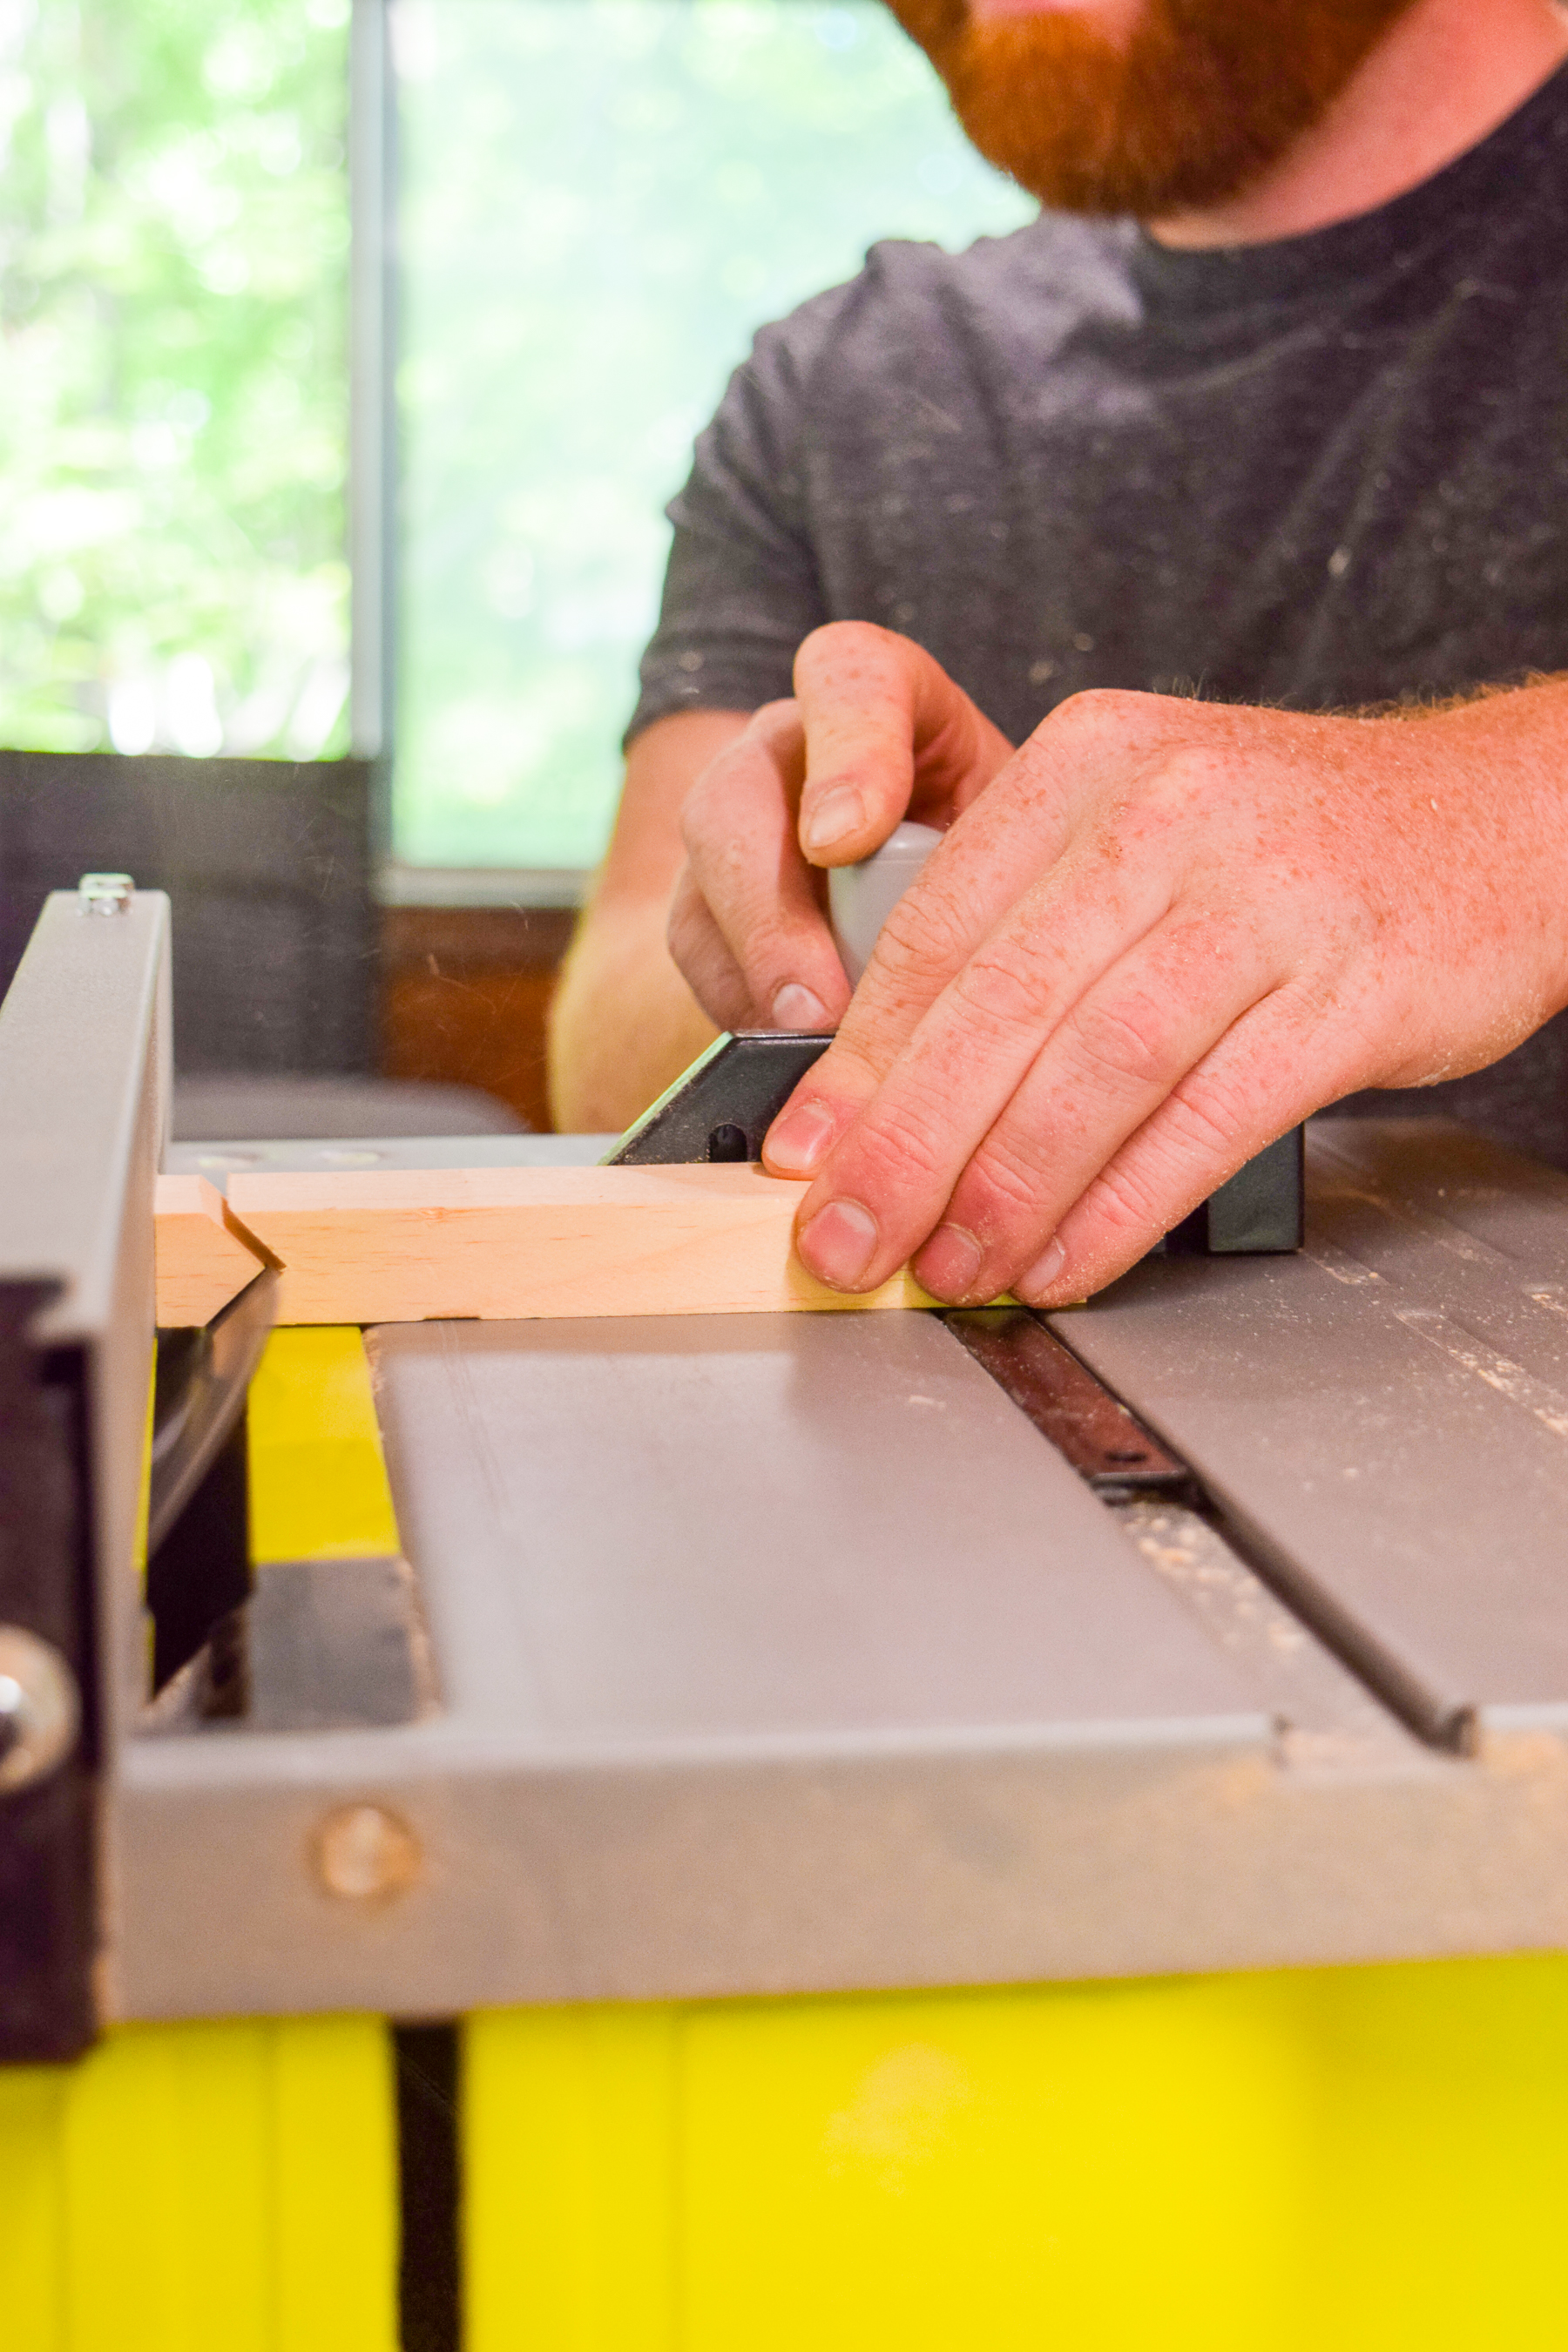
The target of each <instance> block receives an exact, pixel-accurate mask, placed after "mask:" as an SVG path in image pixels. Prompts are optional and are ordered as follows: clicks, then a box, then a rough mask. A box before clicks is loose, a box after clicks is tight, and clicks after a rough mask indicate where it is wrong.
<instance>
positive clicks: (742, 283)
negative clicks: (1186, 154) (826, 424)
mask: <svg viewBox="0 0 1568 2352" xmlns="http://www.w3.org/2000/svg"><path fill="white" fill-rule="evenodd" d="M393 40H394V56H395V66H396V73H397V81H398V89H399V112H400V150H401V152H400V163H399V176H400V184H401V231H400V246H401V257H402V285H401V295H400V336H401V341H402V348H403V359H402V363H401V370H400V375H399V440H400V445H401V450H402V466H403V485H404V488H403V516H402V563H401V582H402V585H401V596H400V608H399V609H400V628H399V656H398V684H399V690H398V699H397V766H396V801H395V824H396V839H397V844H398V849H399V854H400V855H401V856H404V857H405V858H409V859H411V860H414V861H416V862H428V863H431V864H436V865H453V866H469V865H482V864H487V863H495V864H500V865H512V866H587V865H591V864H592V863H593V862H594V861H595V859H596V858H597V856H599V854H600V851H601V849H602V847H603V844H604V839H605V831H606V827H607V825H608V822H609V817H610V814H611V811H612V809H613V806H614V802H615V794H616V785H617V782H618V777H619V769H620V754H619V738H620V733H621V730H622V728H623V727H624V725H625V723H626V719H627V717H628V715H629V713H630V709H631V706H632V702H633V700H634V698H635V692H636V667H637V656H638V654H639V653H640V651H641V648H642V646H643V643H644V641H645V640H646V638H647V635H648V632H649V630H650V628H651V626H652V623H653V618H654V614H655V611H656V608H657V604H658V585H659V580H660V576H661V573H662V570H663V564H664V556H665V550H666V547H667V545H668V527H667V526H666V525H665V523H664V521H663V519H662V509H663V506H664V503H665V500H666V499H668V497H669V496H670V495H671V493H672V492H673V491H674V490H675V489H676V488H677V487H678V486H679V482H680V481H681V479H682V478H683V476H684V474H685V471H686V467H687V462H688V458H689V450H690V446H691V441H692V437H693V435H694V434H695V433H696V432H697V430H698V429H699V428H700V425H702V424H703V423H704V422H705V421H706V419H707V417H708V415H710V413H711V411H712V408H713V406H714V404H715V403H716V402H717V400H718V398H719V395H720V394H721V392H722V390H723V386H724V383H725V379H726V377H727V375H728V374H729V372H730V370H731V368H732V367H733V366H734V364H735V362H737V361H738V360H739V359H741V358H742V356H743V354H744V352H745V350H746V347H747V343H748V341H749V340H750V337H751V334H752V331H753V330H754V329H755V328H756V326H757V325H758V324H759V323H760V322H762V321H763V320H766V319H770V318H774V317H777V316H778V315H779V314H780V313H781V312H782V311H785V310H789V309H791V308H792V307H793V306H794V305H795V303H796V302H798V301H801V300H802V299H805V296H807V295H809V294H813V293H816V292H817V291H818V290H819V289H821V288H823V287H826V286H830V285H833V284H835V283H837V281H839V280H840V279H842V278H847V277H848V276H850V275H851V274H852V273H853V272H854V271H855V270H856V269H857V268H858V267H859V264H860V259H861V256H862V255H863V253H864V251H865V248H866V247H867V245H868V243H870V242H871V241H872V240H873V239H874V238H876V237H878V236H889V235H891V236H923V237H933V238H937V239H939V240H940V241H942V243H944V244H947V245H949V246H952V247H961V246H963V245H966V244H968V243H969V242H970V241H971V240H972V239H973V237H974V236H978V235H980V234H983V233H985V232H1005V231H1006V230H1008V229H1011V228H1014V227H1016V226H1018V225H1019V224H1020V223H1021V222H1022V221H1024V220H1026V219H1027V218H1028V217H1029V216H1030V215H1031V214H1032V212H1033V210H1034V207H1033V205H1031V204H1030V202H1029V201H1028V199H1026V197H1025V196H1023V195H1022V194H1020V192H1019V191H1018V190H1017V189H1016V188H1015V187H1013V186H1012V185H1011V184H1009V183H1007V182H1005V181H1003V180H1002V179H1000V178H999V177H998V176H997V175H996V174H995V173H993V172H991V171H990V170H989V169H988V168H987V167H986V166H985V165H984V163H981V161H980V159H979V158H978V157H977V156H976V155H975V153H974V152H973V149H972V148H970V147H969V145H968V144H967V142H965V140H964V139H963V134H962V133H961V132H960V131H959V130H958V128H957V126H956V124H955V123H954V122H953V121H952V117H951V116H950V114H949V113H948V110H947V106H946V101H945V99H944V97H943V95H942V89H941V87H940V85H939V84H938V82H937V81H936V79H935V77H934V75H933V74H932V73H931V68H930V67H929V66H928V65H927V63H926V61H925V59H924V58H922V57H921V55H920V53H919V52H918V51H917V50H916V49H914V48H913V47H911V46H910V43H909V42H908V41H907V40H906V39H905V38H904V37H903V35H902V34H901V33H900V31H899V30H898V28H897V26H895V24H894V23H893V21H892V19H891V18H890V17H889V16H888V15H887V14H886V13H885V11H884V10H883V9H882V8H881V7H880V6H878V5H874V0H847V5H846V4H845V0H837V4H836V5H831V6H820V5H812V0H394V14H393Z"/></svg>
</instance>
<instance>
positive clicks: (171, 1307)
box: [153, 1176, 277, 1331]
mask: <svg viewBox="0 0 1568 2352" xmlns="http://www.w3.org/2000/svg"><path fill="white" fill-rule="evenodd" d="M153 1219H154V1225H153V1234H154V1254H155V1265H156V1281H157V1317H158V1328H159V1329H160V1330H162V1331H178V1330H184V1329H188V1328H190V1327H191V1326H193V1325H196V1324H202V1323H210V1322H211V1321H212V1319H213V1317H214V1316H215V1315H218V1314H221V1313H222V1311H223V1309H224V1308H225V1307H226V1306H227V1305H228V1302H229V1300H230V1299H231V1298H236V1297H238V1295H239V1293H240V1292H241V1291H242V1290H243V1289H244V1288H245V1286H246V1285H247V1283H249V1282H253V1281H254V1280H255V1279H256V1276H258V1274H259V1273H260V1272H261V1269H262V1267H263V1266H267V1265H276V1264H277V1260H276V1259H275V1258H274V1257H273V1255H272V1254H271V1252H270V1251H269V1250H268V1249H266V1248H264V1247H263V1245H262V1244H261V1243H259V1242H258V1241H257V1240H256V1238H255V1236H254V1235H253V1234H248V1233H247V1231H246V1229H245V1227H244V1225H242V1224H241V1223H240V1221H239V1219H238V1218H237V1216H235V1215H233V1214H232V1213H231V1212H230V1210H229V1207H228V1204H227V1202H226V1201H225V1199H224V1197H223V1194H222V1193H221V1192H219V1191H218V1190H217V1187H216V1185H214V1184H209V1183H208V1182H207V1180H206V1178H205V1176H160V1177H159V1179H158V1183H157V1190H156V1192H155V1194H154V1197H153Z"/></svg>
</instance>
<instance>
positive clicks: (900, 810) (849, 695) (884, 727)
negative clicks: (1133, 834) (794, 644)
mask: <svg viewBox="0 0 1568 2352" xmlns="http://www.w3.org/2000/svg"><path fill="white" fill-rule="evenodd" d="M795 698H796V701H797V703H798V705H799V709H800V715H801V719H802V720H803V722H804V725H805V783H804V786H803V788H802V791H801V798H800V845H801V848H802V850H803V851H804V852H805V856H806V857H807V858H808V859H809V860H810V862H811V863H812V864H813V865H814V866H847V865H849V864H850V863H852V862H853V861H854V860H855V859H857V858H861V857H868V856H870V854H871V852H872V850H874V849H876V848H878V847H879V846H880V845H881V844H882V843H883V842H884V841H886V839H887V838H888V835H889V834H890V833H891V832H892V830H893V828H894V826H895V825H897V824H899V823H900V821H901V819H902V818H903V817H904V816H905V814H908V813H909V812H910V807H911V804H914V805H915V807H916V808H917V810H918V813H919V814H921V815H926V814H930V815H932V816H936V817H939V818H940V817H942V816H946V815H951V814H952V813H953V811H954V810H955V809H956V808H957V807H959V806H961V805H962V804H963V799H964V798H965V797H966V796H967V795H966V794H965V793H964V791H963V786H964V784H965V782H966V781H968V780H969V779H970V778H971V777H972V776H973V771H974V769H975V766H976V762H977V760H978V761H980V762H981V763H982V764H985V765H986V774H985V776H983V777H982V778H981V779H980V781H981V782H985V781H988V778H989V773H990V772H991V771H992V770H993V769H994V767H995V766H997V765H1000V764H1001V761H1005V759H1006V758H1007V757H1008V756H1009V754H1010V750H1011V747H1010V746H1009V745H1008V744H1006V743H1005V741H1004V740H1003V739H1002V738H1001V737H1000V736H999V735H996V730H994V728H992V727H990V726H989V722H988V721H986V720H984V719H982V718H981V716H980V713H979V712H978V711H977V710H976V709H975V708H974V705H973V703H972V702H971V701H970V699H969V697H968V696H967V695H966V694H965V693H964V692H963V688H961V687H957V686H955V685H954V684H953V682H952V678H950V677H948V675H947V672H946V671H945V670H944V669H942V667H941V666H940V665H939V664H938V663H937V662H935V661H933V660H932V658H931V655H930V654H928V653H927V652H926V651H925V649H924V647H923V646H917V645H916V644H915V643H914V642H913V641H912V639H910V638H909V637H900V636H895V635H894V634H893V632H892V631H891V630H890V629H879V628H877V627H876V626H874V625H873V624H872V623H870V622H868V621H836V622H831V623H829V624H828V625H827V626H826V628H821V629H814V630H813V632H812V634H811V635H810V636H809V637H807V638H806V639H805V643H804V644H803V645H802V646H801V648H800V651H799V652H798V653H797V654H796V656H795ZM983 734H984V736H995V740H996V745H997V747H998V750H999V753H1000V757H999V758H998V759H995V760H992V761H988V762H987V761H985V751H988V749H989V746H988V745H984V743H983Z"/></svg>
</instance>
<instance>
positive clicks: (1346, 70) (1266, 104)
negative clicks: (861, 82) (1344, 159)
mask: <svg viewBox="0 0 1568 2352" xmlns="http://www.w3.org/2000/svg"><path fill="white" fill-rule="evenodd" d="M1411 4H1412V0H1147V5H1146V7H1145V10H1144V13H1143V15H1142V16H1141V17H1140V19H1139V21H1138V24H1137V26H1136V28H1135V30H1134V31H1133V33H1132V34H1131V37H1130V38H1129V39H1128V40H1127V41H1126V42H1124V43H1121V44H1118V43H1116V42H1114V41H1110V40H1108V39H1107V38H1106V37H1105V36H1104V35H1103V34H1102V33H1100V32H1097V31H1096V30H1095V29H1094V28H1093V27H1092V26H1089V25H1087V24H1085V23H1084V22H1083V21H1082V19H1081V18H1080V17H1079V16H1078V15H1076V14H1075V13H1053V14H1051V15H1047V16H1007V17H1003V18H1000V19H993V20H991V21H990V22H988V23H983V24H978V23H975V22H973V20H972V19H971V18H970V16H969V15H968V12H967V9H966V7H965V5H964V0H890V5H891V7H892V10H893V14H894V15H895V16H897V17H898V19H899V22H900V24H901V25H902V26H903V27H904V30H905V31H906V32H907V33H909V34H910V36H911V37H912V38H913V39H914V40H916V41H918V42H919V43H920V46H921V48H923V49H924V50H925V52H926V54H927V55H928V56H929V57H930V58H931V63H932V64H933V65H934V66H935V68H936V69H937V71H938V73H939V74H941V76H942V79H943V81H944V82H945V83H946V84H947V87H948V91H949V94H950V95H951V97H952V104H953V110H954V111H955V113H956V114H957V116H958V119H959V121H961V122H962V123H963V128H964V130H965V131H967V132H968V134H969V136H970V138H971V139H972V140H973V142H974V144H975V146H976V147H978V148H979V150H980V152H981V153H982V154H983V155H984V156H987V157H988V158H989V159H990V161H991V162H992V163H994V164H996V165H997V166H998V167H999V169H1001V170H1002V171H1004V172H1006V173H1010V174H1011V175H1012V177H1013V178H1014V179H1015V180H1016V181H1017V182H1018V183H1019V184H1020V186H1022V187H1025V188H1027V189H1028V190H1029V192H1030V194H1032V195H1037V196H1038V197H1039V198H1040V200H1041V202H1042V203H1043V204H1047V205H1052V206H1054V207H1055V208H1057V209H1058V210H1060V211H1064V212H1077V213H1132V214H1136V215H1138V216H1139V217H1140V218H1142V219H1145V220H1157V219H1159V218H1160V217H1161V215H1163V214H1167V213H1175V212H1184V211H1186V210H1188V209H1189V208H1191V207H1194V206H1197V205H1212V204H1216V203H1219V202H1221V201H1222V200H1223V199H1224V198H1226V197H1227V196H1234V195H1235V194H1237V192H1238V191H1239V190H1240V189H1242V188H1245V187H1246V186H1247V185H1248V184H1249V183H1250V182H1252V181H1254V180H1256V179H1257V178H1258V177H1259V175H1260V174H1261V173H1264V172H1265V171H1267V170H1268V167H1269V165H1270V164H1271V163H1276V162H1278V160H1279V157H1280V156H1281V155H1282V154H1284V152H1285V151H1286V149H1287V148H1288V147H1289V146H1290V145H1292V144H1293V142H1295V141H1296V140H1297V139H1299V138H1300V135H1301V133H1302V131H1306V130H1308V129H1309V128H1310V125H1311V124H1312V123H1314V122H1316V121H1318V119H1319V117H1320V116H1321V114H1323V113H1324V111H1325V110H1327V108H1328V107H1329V106H1330V104H1331V102H1332V100H1334V99H1335V98H1337V97H1338V95H1339V93H1340V91H1341V90H1342V89H1343V88H1344V86H1345V84H1346V83H1347V82H1348V81H1349V80H1350V79H1351V77H1352V74H1353V73H1354V72H1355V70H1356V68H1357V67H1358V66H1360V64H1361V63H1362V61H1363V58H1365V57H1366V56H1367V54H1368V52H1369V51H1370V50H1371V49H1372V48H1373V47H1374V46H1375V44H1376V43H1377V41H1378V40H1379V39H1380V38H1381V37H1382V36H1383V35H1384V33H1385V32H1386V31H1387V30H1388V28H1389V26H1391V25H1392V24H1393V23H1394V20H1395V18H1396V17H1398V16H1403V15H1404V14H1405V10H1406V9H1407V8H1408V7H1409V6H1410V5H1411Z"/></svg>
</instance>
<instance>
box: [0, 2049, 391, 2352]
mask: <svg viewBox="0 0 1568 2352" xmlns="http://www.w3.org/2000/svg"><path fill="white" fill-rule="evenodd" d="M395 2169H396V2159H395V2114H394V2102H393V2091H392V2079H391V2058H390V2050H389V2046H388V2037H387V2034H386V2031H385V2028H384V2026H383V2025H382V2024H381V2023H380V2021H377V2020H374V2019H370V2018H341V2017H340V2018H305V2019H289V2020H284V2021H272V2022H268V2021H242V2022H224V2023H216V2024H214V2023H197V2024H186V2025H161V2026H125V2027H121V2028H118V2029H117V2030H116V2031H114V2032H111V2033H110V2035H109V2036H108V2037H107V2038H106V2039H105V2041H103V2042H101V2043H100V2045H99V2046H98V2048H97V2049H95V2050H93V2051H92V2052H90V2053H89V2055H88V2056H87V2057H86V2058H85V2059H83V2060H82V2061H81V2062H80V2063H79V2064H78V2065H75V2066H65V2067H18V2068H5V2069H0V2343H3V2344H4V2345H5V2352H394V2347H395V2345H396V2341H397V2323H396V2307H395V2275H396V2221H395V2215H396V2179H395Z"/></svg>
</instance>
